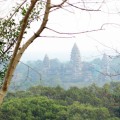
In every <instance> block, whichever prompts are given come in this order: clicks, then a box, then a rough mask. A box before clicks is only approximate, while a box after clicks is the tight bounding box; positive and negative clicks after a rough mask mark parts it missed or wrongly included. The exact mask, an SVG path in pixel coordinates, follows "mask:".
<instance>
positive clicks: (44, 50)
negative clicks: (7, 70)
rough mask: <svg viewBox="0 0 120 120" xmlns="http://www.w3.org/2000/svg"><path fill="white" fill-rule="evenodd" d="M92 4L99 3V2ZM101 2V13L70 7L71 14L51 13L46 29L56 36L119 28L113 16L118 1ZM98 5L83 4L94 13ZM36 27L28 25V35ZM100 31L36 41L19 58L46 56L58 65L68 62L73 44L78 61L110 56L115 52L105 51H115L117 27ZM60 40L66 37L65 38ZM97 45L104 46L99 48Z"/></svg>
mask: <svg viewBox="0 0 120 120" xmlns="http://www.w3.org/2000/svg"><path fill="white" fill-rule="evenodd" d="M52 1H54V0H52ZM58 1H60V0H56V3H57V2H58ZM69 1H70V2H74V3H75V2H76V1H78V2H80V0H74V1H73V0H69ZM84 1H89V0H84ZM92 1H95V0H92ZM96 1H97V2H99V1H103V0H96ZM104 1H105V3H104V4H103V5H102V7H101V10H102V12H100V11H99V12H90V11H89V12H87V11H81V10H79V9H75V8H73V7H66V8H65V9H67V10H69V11H71V13H70V12H68V11H66V10H63V9H60V10H57V11H54V12H52V13H51V14H50V18H49V22H48V25H47V26H48V27H50V28H52V29H54V30H57V31H59V32H82V31H87V30H94V29H99V28H100V27H101V25H102V24H104V23H116V24H120V13H118V14H116V13H117V12H120V1H119V0H104ZM0 5H1V4H0ZM99 5H100V4H99ZM99 5H97V6H96V4H95V3H94V4H93V3H91V4H85V6H87V7H91V8H95V9H96V8H98V7H99ZM78 6H79V7H82V8H83V4H78ZM108 12H109V14H108ZM38 26H39V23H34V24H32V27H33V28H32V30H30V34H32V33H33V32H34V30H35V29H36V28H37V27H38ZM104 28H105V30H103V31H97V32H91V33H85V34H79V35H71V36H73V38H64V39H63V38H38V39H37V40H36V41H35V42H34V43H33V44H32V45H31V46H30V47H29V48H28V49H27V51H26V52H25V54H24V55H23V57H22V60H25V61H27V60H37V59H41V60H42V59H43V57H44V55H45V54H48V56H49V58H50V59H52V58H58V59H60V60H61V61H64V60H67V61H68V60H69V59H70V52H71V49H72V46H73V44H74V43H75V42H76V43H77V45H78V47H79V49H80V53H81V57H82V60H88V59H90V58H94V57H93V56H97V55H98V56H99V55H102V54H103V53H104V52H106V53H107V54H111V53H114V52H115V51H114V50H112V49H110V48H108V47H111V48H114V49H117V50H119V48H120V47H119V46H120V37H119V36H120V26H118V25H113V24H109V25H105V26H104ZM30 34H29V35H30ZM29 35H28V36H29ZM42 35H49V36H50V35H51V36H61V35H59V34H55V33H53V32H51V31H48V30H45V31H44V32H43V34H42ZM64 36H66V37H68V35H64ZM101 43H102V44H104V45H102V44H101ZM23 44H24V42H23ZM105 46H108V47H105Z"/></svg>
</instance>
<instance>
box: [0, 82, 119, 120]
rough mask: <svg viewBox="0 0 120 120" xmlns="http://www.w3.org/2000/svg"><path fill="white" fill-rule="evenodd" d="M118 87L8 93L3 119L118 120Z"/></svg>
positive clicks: (93, 86)
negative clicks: (6, 116)
mask: <svg viewBox="0 0 120 120" xmlns="http://www.w3.org/2000/svg"><path fill="white" fill-rule="evenodd" d="M119 86H120V83H119V82H118V83H111V84H106V85H104V86H103V87H97V86H96V85H95V84H93V85H91V86H89V87H86V88H77V87H71V88H70V89H68V90H64V89H63V88H61V87H60V86H57V87H55V88H52V87H44V86H36V87H32V88H30V89H28V90H26V91H18V92H16V93H9V94H8V96H7V98H6V102H4V104H3V106H2V108H1V112H0V115H1V116H2V117H3V118H4V117H5V114H6V112H8V118H9V119H10V117H11V116H12V119H13V120H14V119H17V118H16V117H18V119H22V116H24V118H25V119H29V120H34V119H35V120H36V119H39V120H46V119H49V120H119V119H120V101H119V98H120V94H119V93H120V89H119ZM116 95H117V97H116ZM40 96H41V97H40ZM42 96H43V97H42ZM9 112H10V113H9ZM16 112H18V113H16ZM27 116H29V117H30V118H27ZM9 119H8V120H9Z"/></svg>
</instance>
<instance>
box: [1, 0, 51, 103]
mask: <svg viewBox="0 0 120 120" xmlns="http://www.w3.org/2000/svg"><path fill="white" fill-rule="evenodd" d="M36 2H37V0H32V1H31V5H30V7H29V9H28V11H27V13H26V15H25V17H24V19H23V24H22V27H21V32H20V35H19V38H18V40H17V43H16V47H15V50H14V52H13V55H12V59H11V60H10V63H9V66H8V70H7V72H6V75H5V79H4V82H3V85H2V88H1V90H0V104H2V102H3V100H4V97H5V96H6V94H7V91H8V87H9V85H10V82H11V79H12V76H13V74H14V71H15V69H16V66H17V64H18V62H19V60H20V58H21V57H22V54H23V53H24V51H25V50H26V49H27V47H28V46H29V45H30V44H31V43H32V42H33V41H34V40H35V39H36V38H37V37H38V36H39V35H40V33H41V32H42V31H43V30H44V28H45V26H46V24H47V21H48V16H49V12H50V2H51V0H47V3H46V10H45V14H44V18H43V22H42V24H41V26H40V28H39V29H38V30H37V32H36V34H34V35H33V36H32V37H31V38H30V39H29V40H28V41H27V42H26V43H25V44H24V45H23V47H22V48H21V49H20V50H19V46H20V43H21V41H22V37H23V34H24V30H25V28H26V25H27V22H28V18H29V15H30V13H31V11H32V9H33V8H34V6H35V4H36Z"/></svg>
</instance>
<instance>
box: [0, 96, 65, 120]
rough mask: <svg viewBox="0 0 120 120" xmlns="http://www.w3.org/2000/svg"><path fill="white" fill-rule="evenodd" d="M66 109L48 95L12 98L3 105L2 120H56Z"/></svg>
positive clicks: (0, 118) (0, 113) (0, 112)
mask: <svg viewBox="0 0 120 120" xmlns="http://www.w3.org/2000/svg"><path fill="white" fill-rule="evenodd" d="M65 110H66V107H65V106H62V105H59V104H57V103H56V102H55V101H54V100H50V99H48V98H46V97H32V98H30V97H28V98H21V99H11V100H10V101H8V102H6V103H4V104H3V105H2V108H1V111H0V116H1V117H0V120H16V119H17V120H23V119H24V120H47V119H49V120H56V119H58V118H59V116H60V115H62V114H64V111H65ZM6 118H7V119H6Z"/></svg>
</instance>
